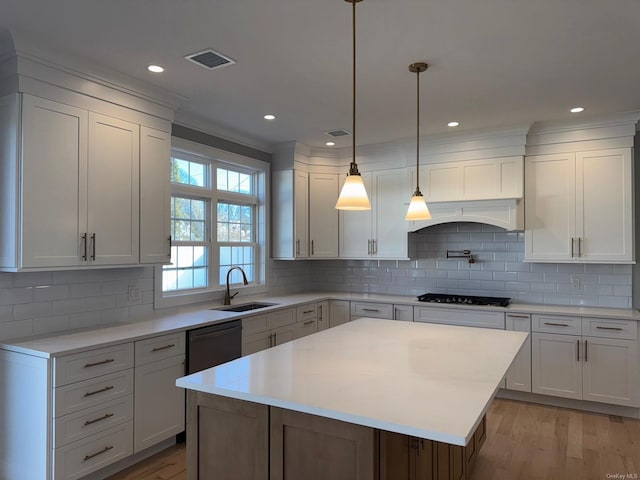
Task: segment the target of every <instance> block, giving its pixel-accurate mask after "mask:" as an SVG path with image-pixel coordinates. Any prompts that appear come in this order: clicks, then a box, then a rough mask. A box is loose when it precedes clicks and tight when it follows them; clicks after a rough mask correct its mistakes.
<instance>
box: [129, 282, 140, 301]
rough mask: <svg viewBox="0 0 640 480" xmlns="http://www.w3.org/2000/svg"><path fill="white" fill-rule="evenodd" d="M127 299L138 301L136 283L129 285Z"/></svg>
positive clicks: (138, 292) (138, 291)
mask: <svg viewBox="0 0 640 480" xmlns="http://www.w3.org/2000/svg"><path fill="white" fill-rule="evenodd" d="M129 301H130V302H139V301H140V289H139V288H138V286H137V285H129Z"/></svg>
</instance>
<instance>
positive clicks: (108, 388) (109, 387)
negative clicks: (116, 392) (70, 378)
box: [83, 385, 115, 397]
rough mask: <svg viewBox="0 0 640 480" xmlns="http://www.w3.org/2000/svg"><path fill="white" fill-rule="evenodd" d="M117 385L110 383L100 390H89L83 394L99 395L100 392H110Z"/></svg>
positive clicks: (87, 395) (86, 395)
mask: <svg viewBox="0 0 640 480" xmlns="http://www.w3.org/2000/svg"><path fill="white" fill-rule="evenodd" d="M114 388H115V387H114V386H113V385H109V386H107V387H104V388H101V389H100V390H94V391H93V392H87V393H85V394H84V395H83V396H84V397H91V396H92V395H97V394H98V393H103V392H108V391H109V390H113V389H114Z"/></svg>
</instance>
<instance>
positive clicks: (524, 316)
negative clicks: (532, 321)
mask: <svg viewBox="0 0 640 480" xmlns="http://www.w3.org/2000/svg"><path fill="white" fill-rule="evenodd" d="M507 317H509V318H529V315H515V314H513V313H507Z"/></svg>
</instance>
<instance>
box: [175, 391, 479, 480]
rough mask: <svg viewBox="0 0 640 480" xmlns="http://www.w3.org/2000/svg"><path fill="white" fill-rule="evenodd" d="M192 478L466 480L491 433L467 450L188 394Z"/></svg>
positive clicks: (476, 439) (476, 437) (474, 440)
mask: <svg viewBox="0 0 640 480" xmlns="http://www.w3.org/2000/svg"><path fill="white" fill-rule="evenodd" d="M187 399H188V405H187V415H188V422H187V478H188V479H189V480H209V479H216V480H284V479H285V478H286V479H305V480H329V479H330V480H405V479H406V480H409V479H410V480H464V479H465V478H468V476H469V474H470V472H471V469H472V468H473V464H474V462H475V459H476V457H477V455H478V452H479V450H480V447H481V446H482V444H483V443H484V441H485V438H486V423H485V422H486V418H485V417H483V418H482V421H481V422H480V424H479V425H478V428H477V429H476V432H475V433H474V435H473V438H472V440H471V441H470V442H469V444H468V445H467V446H465V447H461V446H457V445H450V444H447V443H441V442H435V441H432V440H425V439H421V438H416V437H411V436H407V435H403V434H398V433H392V432H388V431H384V430H379V429H375V428H371V427H366V426H362V425H356V424H353V423H346V422H341V421H339V420H334V419H330V418H325V417H321V416H316V415H310V414H307V413H301V412H296V411H293V410H287V409H283V408H278V407H271V406H269V405H263V404H259V403H253V402H248V401H244V400H237V399H233V398H228V397H222V396H219V395H211V394H206V393H201V392H195V391H187Z"/></svg>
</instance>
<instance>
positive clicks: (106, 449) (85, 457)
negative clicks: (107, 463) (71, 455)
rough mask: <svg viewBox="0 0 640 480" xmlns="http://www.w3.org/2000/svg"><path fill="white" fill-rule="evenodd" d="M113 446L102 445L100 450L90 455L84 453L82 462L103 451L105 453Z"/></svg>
mask: <svg viewBox="0 0 640 480" xmlns="http://www.w3.org/2000/svg"><path fill="white" fill-rule="evenodd" d="M112 448H113V445H109V446H107V447H104V448H103V449H102V450H100V451H99V452H96V453H92V454H91V455H85V456H84V460H82V461H83V462H86V461H87V460H91V459H92V458H93V457H97V456H98V455H102V454H103V453H107V452H108V451H109V450H111V449H112Z"/></svg>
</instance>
